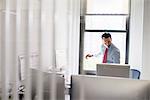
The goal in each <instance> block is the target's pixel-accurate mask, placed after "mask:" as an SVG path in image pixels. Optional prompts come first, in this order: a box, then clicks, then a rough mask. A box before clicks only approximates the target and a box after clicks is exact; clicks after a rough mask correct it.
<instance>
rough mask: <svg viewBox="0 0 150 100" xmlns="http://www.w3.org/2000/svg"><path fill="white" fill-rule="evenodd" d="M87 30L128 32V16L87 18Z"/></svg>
mask: <svg viewBox="0 0 150 100" xmlns="http://www.w3.org/2000/svg"><path fill="white" fill-rule="evenodd" d="M85 20H86V21H85V23H86V24H85V25H86V26H85V29H87V30H88V29H90V30H91V29H92V30H105V29H107V30H126V16H86V19H85Z"/></svg>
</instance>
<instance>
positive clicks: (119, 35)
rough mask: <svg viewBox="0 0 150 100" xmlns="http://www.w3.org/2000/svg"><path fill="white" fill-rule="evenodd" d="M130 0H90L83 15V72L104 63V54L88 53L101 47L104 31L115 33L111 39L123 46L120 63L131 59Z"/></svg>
mask: <svg viewBox="0 0 150 100" xmlns="http://www.w3.org/2000/svg"><path fill="white" fill-rule="evenodd" d="M129 4H130V3H129V0H87V5H86V13H85V15H84V16H83V17H82V18H81V26H82V28H81V43H80V48H81V49H80V51H81V53H82V54H80V72H81V71H83V70H96V64H97V63H101V61H102V57H101V56H99V57H92V58H90V59H85V56H86V54H96V53H98V52H99V51H100V45H101V44H102V41H101V35H102V34H103V33H104V32H109V33H110V34H111V35H112V43H113V44H115V45H116V46H117V47H118V48H119V49H120V57H121V59H120V61H121V62H120V63H122V64H125V63H128V46H129V45H128V42H129V41H128V36H129ZM83 24H84V25H83ZM83 26H84V27H83Z"/></svg>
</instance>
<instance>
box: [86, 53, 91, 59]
mask: <svg viewBox="0 0 150 100" xmlns="http://www.w3.org/2000/svg"><path fill="white" fill-rule="evenodd" d="M88 57H93V55H91V54H87V55H86V56H85V58H86V59H88Z"/></svg>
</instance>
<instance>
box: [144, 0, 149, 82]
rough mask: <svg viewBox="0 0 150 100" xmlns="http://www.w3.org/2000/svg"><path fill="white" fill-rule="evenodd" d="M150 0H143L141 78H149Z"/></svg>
mask: <svg viewBox="0 0 150 100" xmlns="http://www.w3.org/2000/svg"><path fill="white" fill-rule="evenodd" d="M149 43H150V1H149V0H144V23H143V57H142V59H143V60H142V61H143V69H142V71H143V74H142V78H143V79H150V45H149Z"/></svg>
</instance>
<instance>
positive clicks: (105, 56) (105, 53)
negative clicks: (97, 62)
mask: <svg viewBox="0 0 150 100" xmlns="http://www.w3.org/2000/svg"><path fill="white" fill-rule="evenodd" d="M107 52H108V48H106V49H105V52H104V57H103V63H107Z"/></svg>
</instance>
